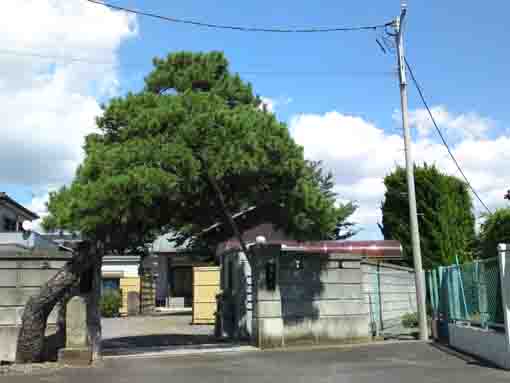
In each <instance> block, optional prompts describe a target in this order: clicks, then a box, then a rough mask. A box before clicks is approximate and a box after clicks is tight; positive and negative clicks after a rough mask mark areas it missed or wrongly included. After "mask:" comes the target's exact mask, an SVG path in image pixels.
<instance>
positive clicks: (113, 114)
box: [18, 52, 356, 361]
mask: <svg viewBox="0 0 510 383" xmlns="http://www.w3.org/2000/svg"><path fill="white" fill-rule="evenodd" d="M97 126H98V128H99V130H100V133H99V134H92V135H89V136H88V137H87V139H86V144H85V147H84V149H85V154H86V157H85V160H84V162H83V164H82V165H81V166H80V168H79V169H78V171H77V174H76V177H75V179H74V181H73V182H72V184H71V185H70V186H68V187H64V188H62V189H61V190H59V191H58V192H56V193H52V194H51V195H50V201H49V204H48V208H49V213H50V215H49V216H48V217H46V219H45V221H44V226H45V227H46V228H48V229H52V228H53V229H54V228H58V229H68V230H75V231H79V232H80V233H81V234H82V235H83V236H84V237H85V238H87V239H89V240H91V241H93V242H96V243H101V246H100V247H99V248H104V249H105V250H106V251H109V252H111V251H114V252H118V253H123V252H124V251H126V250H129V251H144V246H145V245H146V244H147V243H148V242H150V241H151V240H152V239H153V238H154V236H155V235H157V234H159V233H161V232H163V231H166V230H168V229H171V230H173V231H176V232H178V233H180V234H181V235H182V238H186V237H193V234H194V233H197V232H199V231H200V230H202V229H203V228H205V227H208V226H210V225H211V224H213V223H215V222H217V221H219V220H221V219H222V218H223V215H222V210H221V208H220V206H219V205H218V204H217V203H216V198H215V194H214V191H213V190H212V189H211V187H210V184H209V183H208V182H207V177H206V175H207V173H208V174H209V175H210V176H211V177H212V178H214V179H215V181H216V182H217V184H218V185H219V187H220V189H221V190H222V192H223V194H224V196H225V202H226V205H227V207H228V209H229V210H230V211H232V212H235V211H239V210H241V209H243V208H246V207H248V206H252V205H259V204H262V203H263V204H265V205H267V203H272V204H274V206H275V208H277V209H279V211H281V217H282V219H281V220H279V222H277V223H278V224H279V225H280V226H281V228H282V229H284V230H285V231H287V232H288V233H289V234H292V235H294V237H295V238H297V239H309V240H313V239H325V238H328V239H329V238H344V237H346V236H349V235H352V224H351V223H349V222H348V221H347V219H348V217H349V215H350V214H352V212H353V211H354V210H355V208H356V207H355V206H354V205H352V204H347V205H339V206H338V205H336V198H335V195H334V193H333V192H332V187H333V184H332V182H331V179H332V178H331V175H330V174H328V173H327V172H324V171H323V170H322V168H321V166H320V164H318V163H312V162H308V161H306V160H305V159H304V157H303V149H302V148H301V147H300V146H299V145H297V144H296V143H295V142H294V140H293V139H292V138H291V136H290V134H289V131H288V129H287V127H286V126H285V125H284V124H282V123H280V122H279V121H278V120H277V119H276V118H275V116H274V115H273V114H272V113H268V112H267V111H265V110H264V108H263V107H262V108H261V101H260V99H259V97H257V96H256V95H255V94H254V93H253V90H252V88H251V86H250V84H248V83H245V82H243V81H242V80H241V79H240V77H239V76H238V75H237V74H233V73H231V72H230V71H229V65H228V61H227V60H226V58H225V57H224V56H223V54H222V53H219V52H212V53H207V54H203V53H189V52H182V53H175V54H171V55H169V56H168V57H166V58H165V59H155V60H154V70H153V71H152V72H151V73H150V74H149V75H148V76H147V77H146V79H145V88H144V89H143V90H142V91H141V92H139V93H136V94H131V93H130V94H128V95H126V96H125V97H120V98H116V99H113V100H111V101H110V102H109V104H108V105H107V106H106V107H105V108H104V111H103V114H102V115H101V116H100V117H99V118H98V119H97ZM311 128H313V127H311ZM79 257H86V254H85V253H84V252H82V253H80V254H79V255H78V259H77V260H76V262H75V267H74V268H71V269H69V270H68V271H67V272H66V271H65V270H64V274H62V275H61V278H60V279H57V280H51V281H50V282H49V286H50V287H51V288H49V289H43V292H44V294H43V295H39V296H36V297H34V298H33V299H31V301H30V302H29V304H28V305H27V309H26V310H25V313H24V316H23V327H22V330H21V332H20V337H19V343H18V350H19V352H18V356H19V359H20V360H22V361H30V360H36V359H38V357H39V355H40V351H41V349H40V347H41V344H42V343H41V342H37V347H39V349H35V350H34V346H33V344H34V343H33V342H32V340H33V339H40V337H42V335H43V332H44V324H45V321H46V317H47V313H49V312H50V311H51V307H52V305H54V304H55V297H58V296H61V295H63V291H65V290H68V289H69V288H70V286H71V285H72V283H74V281H75V279H76V278H75V277H74V275H76V274H77V272H78V271H79V267H78V266H80V265H86V266H90V262H83V261H80V260H81V259H80V258H79ZM98 261H99V262H100V259H99V260H98ZM94 263H95V264H96V266H97V263H96V261H94ZM71 271H72V272H73V273H74V274H73V278H67V279H66V278H65V276H66V275H69V273H70V272H71ZM64 281H68V282H66V283H64ZM71 282H72V283H71Z"/></svg>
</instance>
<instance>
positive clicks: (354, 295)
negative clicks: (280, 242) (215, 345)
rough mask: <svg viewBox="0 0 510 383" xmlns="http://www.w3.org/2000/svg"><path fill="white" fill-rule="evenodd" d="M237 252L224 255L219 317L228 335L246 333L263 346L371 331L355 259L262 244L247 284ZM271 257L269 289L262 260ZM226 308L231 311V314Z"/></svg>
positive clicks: (352, 337)
mask: <svg viewBox="0 0 510 383" xmlns="http://www.w3.org/2000/svg"><path fill="white" fill-rule="evenodd" d="M237 254H238V253H233V254H231V255H229V256H227V257H226V258H225V263H227V264H228V266H227V267H226V268H225V272H226V274H225V275H224V276H223V278H222V279H223V280H224V281H223V285H224V286H225V287H226V289H227V290H226V291H225V292H224V294H225V295H224V296H225V302H224V313H225V315H226V318H225V321H224V322H225V323H226V326H225V327H226V328H227V329H226V332H227V333H229V332H230V335H231V336H233V337H235V336H241V337H242V335H243V333H247V335H249V337H250V338H251V339H252V341H253V342H254V343H255V344H256V345H257V346H259V347H262V348H268V347H281V346H285V345H291V344H299V343H313V344H324V343H338V342H342V343H343V342H355V341H359V340H366V339H368V338H369V337H370V335H371V334H370V326H369V325H370V321H369V308H368V305H367V304H366V299H365V295H364V291H363V286H362V270H361V265H360V262H359V259H358V260H354V261H353V260H352V257H349V259H344V258H339V257H336V256H330V255H329V256H328V255H324V256H321V255H318V254H314V255H300V254H295V253H290V252H287V253H281V255H280V250H279V247H278V248H276V247H275V248H273V249H271V246H266V247H263V250H262V251H258V252H257V254H256V257H255V259H254V261H253V262H252V263H253V287H251V286H250V285H249V284H247V283H246V282H245V281H246V280H250V278H246V276H247V275H249V273H247V272H246V271H247V270H246V268H250V265H249V264H248V263H247V262H243V260H242V259H240V258H239V257H238V255H237ZM232 260H234V262H232ZM271 262H273V263H274V264H275V268H276V286H275V289H274V290H272V289H271V288H270V286H269V284H268V275H267V274H268V269H267V265H268V263H271ZM229 269H230V270H234V273H233V274H234V275H235V277H234V280H237V282H235V283H234V284H233V286H230V282H229V279H231V278H229V276H228V274H229V273H231V271H229ZM235 270H237V272H236V271H235ZM251 295H253V297H251ZM250 302H253V304H252V305H250V304H249V303H250ZM232 308H234V310H232ZM229 310H232V312H233V314H232V315H231V316H230V317H228V315H229V314H228V311H229ZM230 324H233V326H231V327H230V326H229V325H230Z"/></svg>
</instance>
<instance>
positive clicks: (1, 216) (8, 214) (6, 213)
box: [0, 205, 19, 232]
mask: <svg viewBox="0 0 510 383" xmlns="http://www.w3.org/2000/svg"><path fill="white" fill-rule="evenodd" d="M5 218H8V219H11V220H14V221H17V220H19V218H18V216H17V214H16V212H14V210H12V209H9V208H8V207H7V206H4V205H0V232H2V231H7V229H6V227H5Z"/></svg>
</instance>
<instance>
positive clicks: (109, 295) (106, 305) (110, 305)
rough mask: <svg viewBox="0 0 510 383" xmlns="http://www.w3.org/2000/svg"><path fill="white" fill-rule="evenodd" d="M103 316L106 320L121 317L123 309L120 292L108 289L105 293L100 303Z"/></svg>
mask: <svg viewBox="0 0 510 383" xmlns="http://www.w3.org/2000/svg"><path fill="white" fill-rule="evenodd" d="M99 307H100V309H101V315H102V316H103V317H106V318H113V317H116V316H119V310H120V308H121V307H122V296H121V294H120V292H119V291H117V290H112V289H108V290H106V291H104V292H103V295H102V296H101V301H100V302H99Z"/></svg>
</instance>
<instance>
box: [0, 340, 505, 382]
mask: <svg viewBox="0 0 510 383" xmlns="http://www.w3.org/2000/svg"><path fill="white" fill-rule="evenodd" d="M456 381H457V382H462V383H471V382H473V383H479V382H491V383H498V382H510V372H509V373H507V372H504V371H502V370H498V369H496V368H493V367H489V366H484V365H483V364H480V363H477V362H476V361H472V360H470V359H461V358H458V357H457V356H454V355H451V354H449V353H446V352H444V351H441V350H438V349H437V348H435V347H434V346H433V345H431V344H427V343H416V342H414V343H396V344H383V345H380V344H379V345H369V346H355V347H352V348H336V349H335V348H331V349H315V350H297V349H294V350H285V351H259V352H253V353H240V354H206V355H201V356H181V357H171V358H168V357H166V358H153V359H142V358H139V359H110V360H105V361H104V362H103V366H100V367H94V368H88V369H87V368H80V369H78V368H74V369H71V368H66V369H61V370H58V371H53V372H49V371H48V372H46V373H44V372H42V373H38V374H36V375H31V376H27V375H25V376H4V377H2V376H0V382H2V383H3V382H9V383H32V382H54V383H67V382H72V383H91V382H94V383H137V382H143V383H156V382H158V383H159V382H172V383H177V382H183V383H184V382H186V383H202V382H218V383H230V382H243V383H252V382H253V383H255V382H256V383H265V382H267V383H277V382H282V383H283V382H286V383H287V382H288V383H300V382H317V383H320V382H328V383H329V382H335V383H338V382H342V383H351V382H353V383H365V382H367V383H383V382H387V383H397V382H412V383H418V382H449V383H453V382H456Z"/></svg>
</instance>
